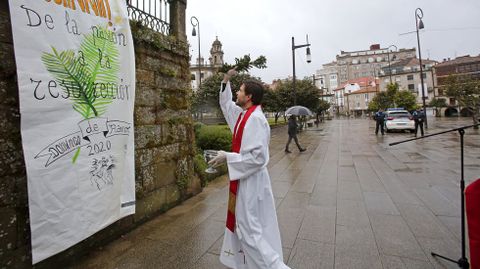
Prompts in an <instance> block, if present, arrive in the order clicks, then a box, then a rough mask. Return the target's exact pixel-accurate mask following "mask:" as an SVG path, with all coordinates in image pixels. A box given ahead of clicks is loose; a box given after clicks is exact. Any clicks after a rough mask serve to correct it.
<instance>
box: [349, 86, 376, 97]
mask: <svg viewBox="0 0 480 269" xmlns="http://www.w3.org/2000/svg"><path fill="white" fill-rule="evenodd" d="M378 91H379V89H377V87H367V88H364V89H361V90H358V91H354V92H351V93H345V95H354V94H362V93H369V92H378Z"/></svg>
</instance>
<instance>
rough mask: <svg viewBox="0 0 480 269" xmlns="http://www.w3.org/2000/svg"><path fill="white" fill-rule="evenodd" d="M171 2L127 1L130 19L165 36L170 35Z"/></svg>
mask: <svg viewBox="0 0 480 269" xmlns="http://www.w3.org/2000/svg"><path fill="white" fill-rule="evenodd" d="M170 2H171V0H127V10H128V17H129V18H130V19H131V20H135V21H138V22H140V23H142V24H143V25H145V26H146V27H148V28H150V29H152V30H155V31H157V32H159V33H162V34H164V35H168V34H169V33H170V24H169V23H168V22H169V21H170Z"/></svg>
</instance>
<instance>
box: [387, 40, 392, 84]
mask: <svg viewBox="0 0 480 269" xmlns="http://www.w3.org/2000/svg"><path fill="white" fill-rule="evenodd" d="M387 59H388V73H389V74H390V84H392V68H391V67H390V49H387Z"/></svg>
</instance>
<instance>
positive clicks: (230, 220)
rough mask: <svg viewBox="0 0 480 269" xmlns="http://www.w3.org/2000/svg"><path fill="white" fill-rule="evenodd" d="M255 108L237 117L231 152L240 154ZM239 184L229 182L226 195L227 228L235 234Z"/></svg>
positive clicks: (235, 181) (232, 181)
mask: <svg viewBox="0 0 480 269" xmlns="http://www.w3.org/2000/svg"><path fill="white" fill-rule="evenodd" d="M256 108H257V105H255V106H251V107H250V108H249V109H248V110H247V112H246V113H245V116H243V119H242V114H240V115H239V116H238V119H237V123H236V124H235V129H233V137H232V152H236V153H239V152H240V147H241V146H242V136H243V129H244V128H245V124H246V123H247V120H248V118H249V117H250V115H251V114H252V112H253V111H255V109H256ZM240 119H242V120H241V121H240ZM239 184H240V182H239V180H238V179H235V180H230V191H229V193H228V210H227V228H228V229H229V230H230V231H232V233H233V232H235V222H236V221H235V205H236V201H237V191H238V185H239Z"/></svg>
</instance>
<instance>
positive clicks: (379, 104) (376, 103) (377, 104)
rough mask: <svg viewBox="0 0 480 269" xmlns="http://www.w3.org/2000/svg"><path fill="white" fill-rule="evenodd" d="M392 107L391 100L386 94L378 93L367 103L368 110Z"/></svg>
mask: <svg viewBox="0 0 480 269" xmlns="http://www.w3.org/2000/svg"><path fill="white" fill-rule="evenodd" d="M393 106H394V102H393V98H391V97H390V96H389V95H388V92H379V93H377V94H376V95H375V97H373V99H372V101H371V102H370V103H368V110H370V111H377V110H379V109H380V108H381V109H387V108H389V107H393Z"/></svg>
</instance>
